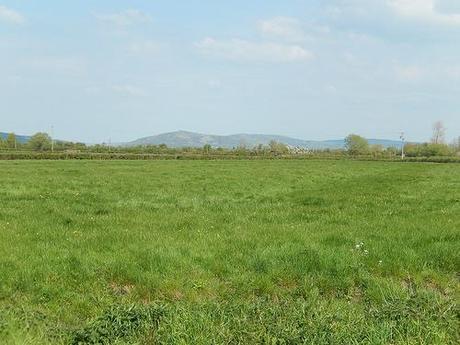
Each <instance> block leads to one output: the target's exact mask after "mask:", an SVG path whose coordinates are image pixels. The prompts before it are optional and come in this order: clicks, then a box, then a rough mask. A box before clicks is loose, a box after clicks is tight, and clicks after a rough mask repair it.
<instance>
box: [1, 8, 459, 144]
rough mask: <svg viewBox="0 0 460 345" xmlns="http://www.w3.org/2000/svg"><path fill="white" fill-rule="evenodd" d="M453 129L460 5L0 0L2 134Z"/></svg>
mask: <svg viewBox="0 0 460 345" xmlns="http://www.w3.org/2000/svg"><path fill="white" fill-rule="evenodd" d="M435 121H443V123H444V125H445V127H446V128H447V133H448V138H449V139H452V138H454V137H458V136H460V0H283V1H279V0H250V1H249V0H232V1H223V0H187V1H185V0H157V1H147V0H144V1H140V0H133V1H126V0H125V1H119V0H98V1H90V0H78V1H62V0H47V1H43V0H15V1H8V0H0V131H4V132H10V131H14V132H16V133H18V134H33V133H35V132H38V131H45V132H51V128H53V135H54V137H56V138H58V139H66V140H74V141H83V142H90V143H99V142H108V141H111V142H122V141H129V140H134V139H137V138H139V137H145V136H150V135H155V134H159V133H163V132H170V131H175V130H189V131H196V132H201V133H208V134H235V133H265V134H280V135H288V136H293V137H297V138H300V139H307V140H324V139H339V138H343V137H345V136H346V135H348V134H350V133H357V134H360V135H363V136H365V137H368V138H386V139H398V138H399V136H400V132H401V131H404V132H405V133H406V137H407V139H408V140H411V141H425V140H429V138H430V136H431V131H432V124H433V123H434V122H435Z"/></svg>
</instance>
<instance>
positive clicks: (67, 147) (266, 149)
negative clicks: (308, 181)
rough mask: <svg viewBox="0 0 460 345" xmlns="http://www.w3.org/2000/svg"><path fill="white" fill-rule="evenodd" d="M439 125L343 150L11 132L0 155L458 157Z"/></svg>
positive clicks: (350, 143)
mask: <svg viewBox="0 0 460 345" xmlns="http://www.w3.org/2000/svg"><path fill="white" fill-rule="evenodd" d="M444 133H445V130H444V129H443V127H442V125H439V123H437V124H435V126H434V130H433V139H432V140H431V142H429V143H422V144H414V143H404V142H401V146H400V147H399V148H398V147H383V146H381V145H370V144H369V142H368V140H367V139H365V138H364V137H362V136H359V135H356V134H351V135H349V136H348V137H347V138H346V139H345V148H343V149H322V150H312V149H306V148H301V147H290V146H288V145H285V144H283V143H280V142H276V141H271V142H270V143H269V144H268V145H257V146H255V147H246V146H245V145H239V146H238V147H235V148H232V149H228V148H218V147H212V146H211V145H209V144H207V145H204V146H203V147H199V148H197V147H188V148H187V147H186V148H172V147H168V146H166V145H142V146H112V145H105V144H102V145H101V144H98V145H86V144H84V143H73V142H66V141H54V140H53V139H52V138H51V137H50V136H49V135H48V134H47V133H36V134H35V135H33V136H32V137H31V138H30V139H29V140H28V141H27V142H25V143H23V142H19V141H18V140H17V138H16V136H15V134H14V133H10V134H9V135H8V136H7V137H6V138H5V139H2V138H0V159H242V158H326V159H340V158H354V159H372V160H396V159H398V158H399V159H401V158H404V159H406V160H408V161H439V162H446V161H455V162H457V161H460V137H459V138H457V140H455V141H454V142H452V143H451V144H446V143H445V142H444V141H445V140H444Z"/></svg>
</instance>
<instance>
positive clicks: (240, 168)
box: [0, 160, 460, 345]
mask: <svg viewBox="0 0 460 345" xmlns="http://www.w3.org/2000/svg"><path fill="white" fill-rule="evenodd" d="M458 176H460V165H458V164H444V165H438V164H429V163H423V164H419V163H406V164H402V163H401V164H400V163H385V162H355V161H348V160H340V161H302V160H276V161H275V160H273V161H269V160H258V161H155V162H134V161H128V162H121V161H113V162H112V161H111V162H90V161H65V162H39V161H15V162H6V161H3V162H0V194H1V196H0V200H1V208H0V277H1V280H0V339H1V342H2V343H5V344H10V343H12V344H15V343H16V344H24V343H30V344H47V343H49V344H59V343H67V344H68V343H73V344H79V343H81V344H85V343H94V344H100V343H106V344H122V343H139V344H146V343H164V344H224V343H225V344H237V343H241V344H260V343H266V344H302V343H305V344H395V345H396V344H414V345H415V344H427V345H428V344H430V345H433V344H443V345H445V344H447V345H448V344H458V343H459V342H460V335H459V328H458V316H459V308H458V295H459V293H460V288H459V287H460V285H459V276H458V268H459V267H460V254H459V251H458V248H459V245H460V232H459V229H460V217H459V216H458V215H459V214H460V195H459V190H460V180H459V178H458Z"/></svg>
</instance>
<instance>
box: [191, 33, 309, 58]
mask: <svg viewBox="0 0 460 345" xmlns="http://www.w3.org/2000/svg"><path fill="white" fill-rule="evenodd" d="M195 46H196V47H197V48H198V49H199V50H200V51H201V52H203V53H204V54H208V55H213V56H219V57H223V58H227V59H230V60H239V61H267V62H300V61H307V60H310V59H312V58H313V54H312V53H311V52H310V51H308V50H306V49H305V48H303V47H301V46H299V45H290V44H277V43H265V42H262V43H259V42H251V41H247V40H242V39H231V40H216V39H214V38H205V39H204V40H202V41H201V42H198V43H196V44H195Z"/></svg>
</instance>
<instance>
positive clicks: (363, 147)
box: [345, 134, 369, 155]
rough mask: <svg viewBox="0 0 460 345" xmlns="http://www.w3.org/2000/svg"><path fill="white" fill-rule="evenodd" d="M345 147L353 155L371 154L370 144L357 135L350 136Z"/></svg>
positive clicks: (346, 139)
mask: <svg viewBox="0 0 460 345" xmlns="http://www.w3.org/2000/svg"><path fill="white" fill-rule="evenodd" d="M345 147H346V149H347V151H348V153H349V154H351V155H362V154H366V153H368V152H369V142H368V141H367V139H366V138H363V137H361V136H359V135H356V134H350V135H349V136H348V137H346V138H345Z"/></svg>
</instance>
